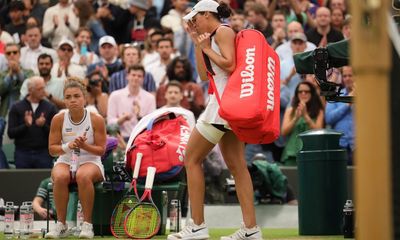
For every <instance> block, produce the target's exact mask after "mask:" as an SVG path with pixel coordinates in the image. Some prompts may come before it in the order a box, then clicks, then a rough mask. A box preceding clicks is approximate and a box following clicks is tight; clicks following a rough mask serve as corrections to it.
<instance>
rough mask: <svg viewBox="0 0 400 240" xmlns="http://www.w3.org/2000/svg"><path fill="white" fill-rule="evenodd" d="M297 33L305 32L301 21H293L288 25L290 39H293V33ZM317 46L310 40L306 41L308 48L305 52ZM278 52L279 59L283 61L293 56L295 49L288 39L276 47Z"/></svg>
mask: <svg viewBox="0 0 400 240" xmlns="http://www.w3.org/2000/svg"><path fill="white" fill-rule="evenodd" d="M296 33H304V30H303V27H302V26H301V24H300V23H299V22H296V21H294V22H291V23H289V24H288V25H287V34H286V35H287V38H288V39H289V40H290V39H292V37H293V35H294V34H296ZM315 48H316V46H315V45H314V43H311V42H309V41H307V42H306V49H305V50H304V51H305V52H308V51H312V50H314V49H315ZM276 53H277V54H278V56H279V59H280V60H281V62H282V61H284V60H286V59H289V58H293V51H292V48H291V42H290V41H287V42H285V43H283V44H281V45H280V46H278V47H277V48H276Z"/></svg>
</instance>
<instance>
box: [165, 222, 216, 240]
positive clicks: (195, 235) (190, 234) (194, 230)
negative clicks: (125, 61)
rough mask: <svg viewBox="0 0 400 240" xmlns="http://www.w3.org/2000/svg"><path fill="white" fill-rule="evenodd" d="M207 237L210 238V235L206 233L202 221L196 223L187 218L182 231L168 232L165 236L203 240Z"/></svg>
mask: <svg viewBox="0 0 400 240" xmlns="http://www.w3.org/2000/svg"><path fill="white" fill-rule="evenodd" d="M208 238H210V235H208V228H207V226H206V225H205V224H204V223H202V224H200V225H196V224H194V222H193V220H192V219H189V221H188V224H187V225H186V226H185V227H184V228H183V229H182V231H180V232H178V233H173V234H169V235H168V237H167V239H168V240H189V239H193V240H203V239H208Z"/></svg>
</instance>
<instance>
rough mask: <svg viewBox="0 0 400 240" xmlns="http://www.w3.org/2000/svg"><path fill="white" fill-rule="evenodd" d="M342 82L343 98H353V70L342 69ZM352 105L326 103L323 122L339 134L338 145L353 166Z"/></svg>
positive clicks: (348, 68) (348, 67) (349, 68)
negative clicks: (344, 151)
mask: <svg viewBox="0 0 400 240" xmlns="http://www.w3.org/2000/svg"><path fill="white" fill-rule="evenodd" d="M342 81H343V85H344V87H345V89H344V90H343V92H342V94H343V95H344V96H354V94H355V86H354V80H353V70H352V68H351V67H350V66H344V67H343V68H342ZM353 114H354V109H353V104H352V103H342V102H328V103H327V104H326V110H325V120H326V123H327V124H329V125H330V126H331V127H332V128H333V129H335V130H336V131H338V132H341V133H342V134H343V135H342V137H341V138H340V141H339V144H340V146H341V147H342V148H345V149H346V150H347V153H348V161H347V163H348V164H349V165H353V151H354V120H353Z"/></svg>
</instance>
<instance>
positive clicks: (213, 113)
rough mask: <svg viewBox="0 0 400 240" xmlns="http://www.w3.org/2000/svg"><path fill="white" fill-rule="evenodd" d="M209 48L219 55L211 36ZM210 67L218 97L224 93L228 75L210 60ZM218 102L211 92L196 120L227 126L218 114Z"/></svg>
mask: <svg viewBox="0 0 400 240" xmlns="http://www.w3.org/2000/svg"><path fill="white" fill-rule="evenodd" d="M211 49H212V50H214V51H215V52H216V53H218V54H219V55H221V50H220V49H219V47H218V45H217V43H216V42H215V38H214V37H212V38H211ZM210 62H211V67H212V69H213V71H214V73H215V75H214V82H215V86H216V88H217V91H218V94H219V97H222V94H223V93H224V90H225V86H226V84H227V82H228V78H229V75H228V74H227V73H226V72H225V71H224V70H223V69H221V68H220V67H218V66H217V64H215V63H214V62H213V61H211V60H210ZM218 109H219V104H218V101H217V97H216V96H215V93H214V94H211V95H210V96H209V99H208V103H207V107H206V109H205V110H204V112H203V113H202V114H201V115H200V117H199V119H198V121H201V122H205V123H213V124H222V125H226V126H228V123H227V121H225V120H224V119H222V118H221V117H220V116H219V114H218Z"/></svg>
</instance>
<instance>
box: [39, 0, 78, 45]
mask: <svg viewBox="0 0 400 240" xmlns="http://www.w3.org/2000/svg"><path fill="white" fill-rule="evenodd" d="M72 7H73V6H72V4H69V5H68V6H67V7H61V5H60V4H59V3H58V4H56V5H54V6H52V7H49V8H48V9H47V10H46V12H45V13H44V17H43V37H45V38H49V39H50V40H51V45H52V46H53V48H54V49H57V46H58V43H59V42H60V41H61V39H62V38H68V39H70V40H72V39H74V38H75V33H76V31H77V30H78V28H79V19H78V18H77V16H76V15H75V13H74V12H73V10H72ZM55 16H57V17H58V26H57V28H54V22H53V19H54V17H55ZM64 16H68V22H69V26H67V25H65V22H64Z"/></svg>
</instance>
